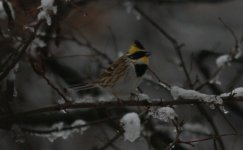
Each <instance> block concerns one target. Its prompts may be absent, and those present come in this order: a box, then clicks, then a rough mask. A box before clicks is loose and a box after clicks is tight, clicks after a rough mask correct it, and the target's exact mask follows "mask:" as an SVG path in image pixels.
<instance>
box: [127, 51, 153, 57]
mask: <svg viewBox="0 0 243 150" xmlns="http://www.w3.org/2000/svg"><path fill="white" fill-rule="evenodd" d="M149 55H150V54H149V53H148V52H146V51H137V52H135V53H133V54H131V55H129V56H128V57H129V58H131V59H139V58H142V57H144V56H149Z"/></svg>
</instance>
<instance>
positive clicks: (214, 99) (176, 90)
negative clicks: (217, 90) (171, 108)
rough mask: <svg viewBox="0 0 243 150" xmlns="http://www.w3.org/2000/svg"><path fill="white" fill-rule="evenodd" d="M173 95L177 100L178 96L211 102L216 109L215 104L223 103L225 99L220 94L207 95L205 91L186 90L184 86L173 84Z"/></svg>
mask: <svg viewBox="0 0 243 150" xmlns="http://www.w3.org/2000/svg"><path fill="white" fill-rule="evenodd" d="M171 95H172V96H173V98H174V99H175V100H176V99H178V98H183V99H189V100H194V99H195V100H199V101H203V102H206V103H210V104H211V105H210V107H211V108H212V109H214V104H216V105H222V104H223V99H222V98H221V97H220V96H217V95H207V94H204V93H200V92H198V91H195V90H186V89H183V88H180V87H178V86H172V87H171Z"/></svg>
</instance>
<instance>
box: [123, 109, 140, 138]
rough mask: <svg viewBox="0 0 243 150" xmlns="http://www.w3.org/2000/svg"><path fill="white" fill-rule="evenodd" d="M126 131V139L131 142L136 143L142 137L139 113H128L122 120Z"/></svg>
mask: <svg viewBox="0 0 243 150" xmlns="http://www.w3.org/2000/svg"><path fill="white" fill-rule="evenodd" d="M120 122H121V125H122V126H123V129H124V131H125V132H124V138H125V140H128V141H130V142H134V141H135V140H136V139H137V138H139V137H140V132H141V124H140V118H139V116H138V114H137V113H134V112H132V113H127V114H125V115H124V116H123V117H122V119H121V120H120Z"/></svg>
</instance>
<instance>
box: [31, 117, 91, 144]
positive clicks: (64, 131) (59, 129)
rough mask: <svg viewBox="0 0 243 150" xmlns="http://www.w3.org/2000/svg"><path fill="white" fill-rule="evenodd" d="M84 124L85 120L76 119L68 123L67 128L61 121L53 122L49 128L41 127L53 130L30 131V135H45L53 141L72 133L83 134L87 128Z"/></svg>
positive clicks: (65, 137)
mask: <svg viewBox="0 0 243 150" xmlns="http://www.w3.org/2000/svg"><path fill="white" fill-rule="evenodd" d="M85 124H86V122H85V121H84V120H76V121H74V122H73V123H72V124H71V125H70V127H69V128H67V127H66V126H65V124H64V123H63V122H59V123H56V124H53V125H52V126H51V127H50V128H46V127H44V129H43V127H42V130H43V131H46V130H48V131H50V130H54V131H53V132H50V133H44V132H43V133H31V135H34V136H39V137H45V138H47V139H48V140H49V141H50V142H53V141H55V140H56V139H58V138H62V139H67V138H68V137H70V136H71V135H72V134H73V133H80V134H83V132H84V131H85V130H87V129H88V126H83V125H85Z"/></svg>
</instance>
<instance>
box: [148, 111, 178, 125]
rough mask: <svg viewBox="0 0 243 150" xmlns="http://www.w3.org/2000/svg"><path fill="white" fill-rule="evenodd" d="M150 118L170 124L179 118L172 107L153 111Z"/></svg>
mask: <svg viewBox="0 0 243 150" xmlns="http://www.w3.org/2000/svg"><path fill="white" fill-rule="evenodd" d="M148 115H149V116H152V117H153V118H155V119H159V120H161V121H163V122H169V121H170V120H173V119H174V118H175V117H177V114H176V112H175V111H174V109H173V108H171V107H161V108H159V109H152V110H150V112H149V113H148Z"/></svg>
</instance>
